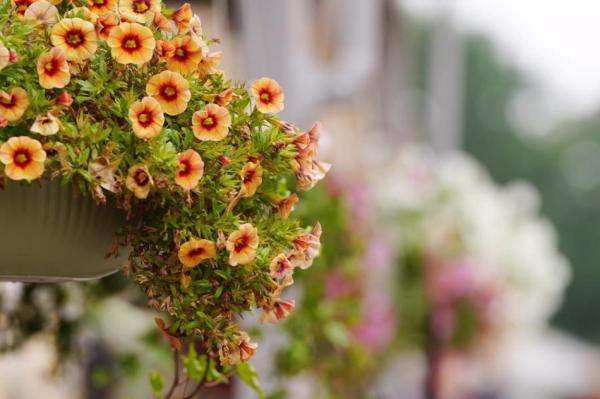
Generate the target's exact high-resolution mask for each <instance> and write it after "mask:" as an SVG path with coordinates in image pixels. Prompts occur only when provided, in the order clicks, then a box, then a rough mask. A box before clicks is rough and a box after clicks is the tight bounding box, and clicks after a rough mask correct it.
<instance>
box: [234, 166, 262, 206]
mask: <svg viewBox="0 0 600 399" xmlns="http://www.w3.org/2000/svg"><path fill="white" fill-rule="evenodd" d="M240 176H241V177H242V190H241V192H240V193H241V195H242V196H243V197H252V196H253V195H254V194H256V190H258V187H259V186H260V185H261V184H262V176H263V168H262V166H260V164H259V163H254V162H248V163H247V164H246V165H244V167H243V168H242V172H241V173H240Z"/></svg>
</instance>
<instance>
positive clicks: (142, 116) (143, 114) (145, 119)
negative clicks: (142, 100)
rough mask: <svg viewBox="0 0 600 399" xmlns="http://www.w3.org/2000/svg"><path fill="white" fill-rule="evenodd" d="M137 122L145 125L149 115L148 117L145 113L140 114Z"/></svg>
mask: <svg viewBox="0 0 600 399" xmlns="http://www.w3.org/2000/svg"><path fill="white" fill-rule="evenodd" d="M138 120H139V121H140V122H142V123H147V122H149V121H150V115H148V114H147V113H146V112H142V113H141V114H140V116H139V117H138Z"/></svg>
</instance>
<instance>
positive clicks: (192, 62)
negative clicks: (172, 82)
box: [167, 36, 202, 75]
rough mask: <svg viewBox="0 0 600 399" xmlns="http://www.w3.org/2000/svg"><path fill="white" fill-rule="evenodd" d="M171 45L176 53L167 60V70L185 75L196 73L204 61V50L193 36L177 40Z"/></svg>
mask: <svg viewBox="0 0 600 399" xmlns="http://www.w3.org/2000/svg"><path fill="white" fill-rule="evenodd" d="M171 44H172V45H173V47H174V50H175V51H174V53H173V56H172V57H170V58H168V59H167V68H168V69H169V70H171V71H175V72H179V73H181V74H184V75H187V74H190V73H192V72H194V70H195V69H196V68H197V67H198V63H200V60H201V59H202V49H201V48H200V47H199V46H198V45H197V44H196V42H194V40H192V37H191V36H183V37H178V38H175V39H173V40H172V41H171Z"/></svg>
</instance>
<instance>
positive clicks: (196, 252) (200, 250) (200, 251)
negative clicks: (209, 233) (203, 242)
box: [188, 248, 205, 258]
mask: <svg viewBox="0 0 600 399" xmlns="http://www.w3.org/2000/svg"><path fill="white" fill-rule="evenodd" d="M204 252H205V251H204V248H194V249H192V250H191V251H190V252H189V253H188V255H189V256H190V257H192V258H195V257H196V256H201V255H202V254H204Z"/></svg>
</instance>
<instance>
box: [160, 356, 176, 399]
mask: <svg viewBox="0 0 600 399" xmlns="http://www.w3.org/2000/svg"><path fill="white" fill-rule="evenodd" d="M173 362H174V363H175V374H174V376H173V383H172V384H171V388H169V391H168V392H167V394H166V395H165V398H164V399H170V398H172V397H173V393H175V388H177V386H178V385H179V350H178V349H174V350H173Z"/></svg>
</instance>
